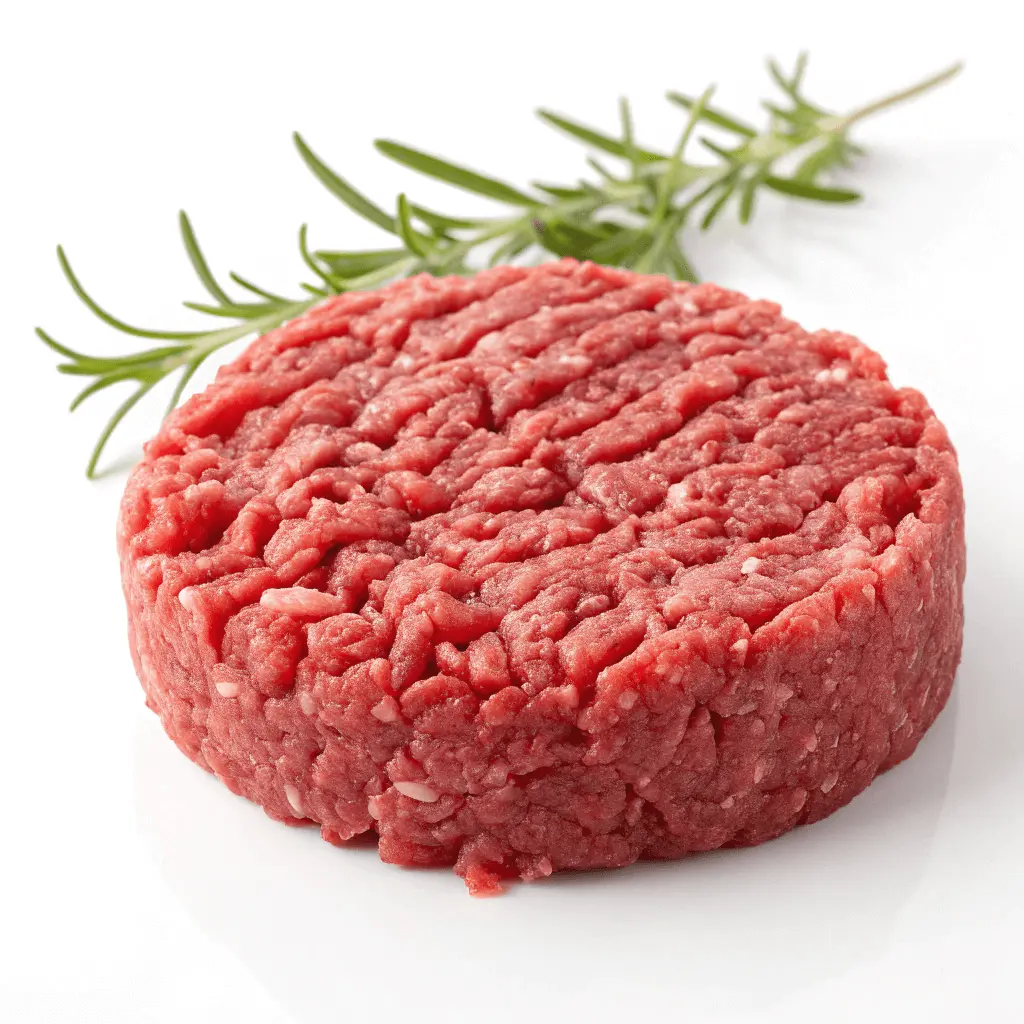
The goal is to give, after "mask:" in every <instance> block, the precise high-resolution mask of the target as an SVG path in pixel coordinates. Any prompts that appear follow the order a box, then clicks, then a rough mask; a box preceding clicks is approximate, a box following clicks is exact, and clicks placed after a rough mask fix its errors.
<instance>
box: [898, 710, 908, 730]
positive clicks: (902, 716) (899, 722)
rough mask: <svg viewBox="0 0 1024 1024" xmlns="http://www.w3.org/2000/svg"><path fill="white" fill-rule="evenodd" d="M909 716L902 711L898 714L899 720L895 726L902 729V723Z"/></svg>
mask: <svg viewBox="0 0 1024 1024" xmlns="http://www.w3.org/2000/svg"><path fill="white" fill-rule="evenodd" d="M909 717H910V716H909V715H908V714H907V712H906V711H904V712H903V714H902V715H900V720H899V721H898V722H897V723H896V728H897V729H902V728H903V723H904V722H906V720H907V718H909Z"/></svg>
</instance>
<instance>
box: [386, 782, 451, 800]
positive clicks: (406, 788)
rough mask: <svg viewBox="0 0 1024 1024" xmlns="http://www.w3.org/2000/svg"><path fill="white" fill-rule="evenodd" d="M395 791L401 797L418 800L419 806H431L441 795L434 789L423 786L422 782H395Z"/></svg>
mask: <svg viewBox="0 0 1024 1024" xmlns="http://www.w3.org/2000/svg"><path fill="white" fill-rule="evenodd" d="M395 789H397V790H398V792H399V793H401V794H402V796H407V797H409V799H410V800H419V802H420V803H421V804H432V803H434V801H435V800H437V798H438V797H439V796H440V795H441V794H440V793H438V792H437V790H436V789H431V788H430V787H429V786H424V785H423V783H422V782H396V783H395Z"/></svg>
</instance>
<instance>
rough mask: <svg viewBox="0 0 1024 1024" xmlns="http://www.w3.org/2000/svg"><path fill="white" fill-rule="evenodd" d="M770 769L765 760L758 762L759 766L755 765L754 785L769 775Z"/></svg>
mask: <svg viewBox="0 0 1024 1024" xmlns="http://www.w3.org/2000/svg"><path fill="white" fill-rule="evenodd" d="M770 767H771V765H770V764H769V763H768V762H767V761H765V760H764V759H761V760H759V761H758V762H757V764H756V765H754V783H755V784H756V783H758V782H760V781H761V780H762V779H763V778H764V777H765V776H766V775H767V774H768V769H769V768H770Z"/></svg>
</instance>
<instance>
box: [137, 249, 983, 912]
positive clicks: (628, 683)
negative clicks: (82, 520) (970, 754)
mask: <svg viewBox="0 0 1024 1024" xmlns="http://www.w3.org/2000/svg"><path fill="white" fill-rule="evenodd" d="M118 545H119V551H120V555H121V566H122V577H123V582H124V590H125V595H126V598H127V603H128V611H129V633H130V638H131V645H132V653H133V657H134V660H135V664H136V668H137V671H138V674H139V677H140V679H141V680H142V684H143V686H144V688H145V691H146V695H147V702H148V704H149V706H150V707H151V708H153V710H154V711H156V712H157V713H158V714H159V716H160V718H161V720H162V722H163V724H164V727H165V728H166V730H167V732H168V733H169V735H170V736H171V738H172V739H173V740H174V741H175V743H177V744H178V746H179V747H180V748H181V749H182V750H183V751H184V752H185V753H186V754H187V755H188V756H189V757H190V758H192V759H193V760H194V761H195V762H196V763H198V764H199V765H201V766H202V767H204V768H206V769H208V770H209V771H212V772H214V773H215V774H216V775H217V776H218V778H220V779H221V780H222V781H223V782H224V783H225V784H226V785H227V786H228V787H229V788H230V789H231V790H232V791H233V792H235V793H239V794H241V795H243V796H246V797H248V798H249V799H251V800H254V801H256V802H257V803H259V804H261V805H262V806H263V807H264V808H265V809H266V811H267V813H268V814H270V815H271V816H272V817H274V818H276V819H278V820H281V821H284V822H287V823H289V824H308V823H312V822H315V823H318V824H319V825H320V826H321V831H322V834H323V836H324V838H325V839H327V840H329V841H331V842H334V843H342V842H344V841H345V840H347V839H350V838H351V837H353V836H356V835H358V834H360V833H365V832H371V831H375V832H376V833H377V834H378V836H379V850H380V855H381V857H382V859H384V860H385V861H389V862H391V863H395V864H403V865H435V864H449V865H450V864H454V865H455V868H456V870H457V871H458V872H459V873H460V874H461V875H463V876H464V877H465V879H466V882H467V884H468V885H469V888H470V890H471V891H472V892H476V893H487V892H492V891H496V890H497V889H498V888H500V885H501V880H502V879H503V878H507V877H516V876H518V877H522V878H525V879H533V878H538V877H541V876H544V875H548V874H550V873H551V872H552V871H556V870H563V869H583V868H597V867H615V866H621V865H625V864H629V863H632V862H633V861H635V860H637V859H638V858H672V857H679V856H682V855H684V854H687V853H690V852H693V851H698V850H710V849H713V848H716V847H721V846H735V845H749V844H755V843H759V842H762V841H764V840H766V839H770V838H772V837H774V836H777V835H779V834H780V833H781V832H784V831H786V830H787V829H790V828H792V827H794V826H795V825H799V824H804V823H808V822H813V821H816V820H818V819H819V818H822V817H824V816H825V815H827V814H830V813H831V812H832V811H834V810H836V809H837V808H838V807H840V806H842V805H843V804H845V803H846V802H847V801H849V800H850V799H851V798H852V797H853V796H854V795H856V794H857V793H858V792H860V791H861V790H862V789H864V788H865V787H866V786H867V785H868V784H869V783H870V782H871V780H872V779H873V778H874V777H875V776H876V775H877V774H878V773H879V772H880V771H884V770H885V769H886V768H888V767H890V766H892V765H893V764H896V763H897V762H898V761H900V760H902V759H903V758H905V757H907V756H908V755H909V754H910V753H911V752H912V751H913V749H914V747H915V746H916V745H917V742H918V741H919V739H920V738H921V736H922V734H923V733H924V731H925V730H926V729H927V727H928V726H929V725H930V724H931V722H932V721H933V719H934V718H935V716H936V715H937V714H938V712H939V711H940V710H941V708H942V706H943V704H944V703H945V701H946V698H947V696H948V694H949V691H950V687H951V686H952V682H953V676H954V672H955V669H956V665H957V662H958V660H959V655H960V647H961V636H962V623H963V613H962V585H963V575H964V540H963V497H962V490H961V484H960V478H959V474H958V470H957V463H956V457H955V454H954V451H953V448H952V446H951V444H950V441H949V438H948V436H947V434H946V431H945V430H944V428H943V427H942V425H941V424H940V423H939V421H938V420H937V419H936V418H935V416H934V414H933V413H932V411H931V410H930V409H929V407H928V405H927V403H926V402H925V400H924V398H923V397H922V396H921V395H920V394H919V393H918V392H916V391H913V390H909V389H896V388H894V387H893V386H892V385H891V384H890V383H889V381H888V379H887V377H886V372H885V364H884V363H883V361H882V360H881V358H880V357H879V356H878V355H876V354H875V353H874V352H873V351H871V350H870V349H868V348H867V347H865V346H864V345H863V344H861V343H860V342H859V341H857V340H856V339H854V338H852V337H850V336H848V335H844V334H839V333H833V332H830V331H817V332H814V333H809V332H807V331H805V330H803V329H802V328H801V327H799V326H798V325H797V324H795V323H793V322H792V321H790V320H787V319H785V318H783V317H782V315H781V313H780V310H779V307H778V306H776V305H775V304H773V303H770V302H763V301H751V300H749V299H747V298H745V297H744V296H742V295H740V294H737V293H736V292H731V291H727V290H725V289H722V288H720V287H717V286H716V285H712V284H701V285H690V284H679V283H673V282H671V281H669V280H667V279H665V278H662V277H653V276H644V275H639V274H634V273H631V272H628V271H623V270H613V269H609V268H605V267H597V266H593V265H590V264H579V263H576V262H575V261H572V260H563V261H560V262H558V263H552V264H546V265H543V266H540V267H535V268H515V267H499V268H497V269H494V270H488V271H485V272H482V273H479V274H477V275H475V276H473V277H468V278H461V277H450V278H432V277H428V276H425V275H424V276H420V277H415V278H411V279H408V280H404V281H400V282H397V283H395V284H392V285H390V286H388V287H385V288H382V289H380V290H378V291H374V292H366V293H356V292H354V293H349V294H343V295H339V296H336V297H333V298H330V299H328V300H326V301H325V302H323V303H322V304H321V305H319V306H317V307H316V308H315V309H313V310H311V311H310V312H308V313H307V314H305V315H304V316H302V317H301V318H299V319H298V320H295V321H293V322H292V323H289V324H287V325H286V326H284V327H282V328H280V329H279V330H276V331H274V332H272V333H271V334H268V335H266V336H265V337H263V338H260V339H258V340H257V341H256V342H254V343H253V344H252V345H251V346H250V347H249V348H248V349H246V351H245V352H243V354H242V355H241V356H240V357H239V358H238V359H237V360H236V361H235V362H234V363H232V364H231V365H229V366H227V367H225V368H223V369H222V370H221V371H220V372H219V373H218V375H217V379H216V381H215V383H213V384H212V385H211V386H210V387H208V388H207V389H206V390H205V391H204V392H202V393H201V394H198V395H196V396H195V397H193V398H192V399H190V400H189V401H188V402H187V403H186V404H185V405H184V406H183V407H182V408H180V409H178V410H177V411H176V412H175V413H173V414H172V415H171V416H170V417H169V418H168V420H167V421H166V423H165V424H164V426H163V428H162V429H161V431H160V433H159V434H158V435H157V437H156V438H155V439H154V440H153V441H151V442H150V443H149V445H148V446H147V448H146V454H145V458H144V459H143V461H142V462H141V464H140V465H139V466H138V467H137V469H136V470H135V471H134V473H133V474H132V476H131V479H130V481H129V483H128V486H127V489H126V492H125V496H124V500H123V503H122V507H121V515H120V523H119V531H118Z"/></svg>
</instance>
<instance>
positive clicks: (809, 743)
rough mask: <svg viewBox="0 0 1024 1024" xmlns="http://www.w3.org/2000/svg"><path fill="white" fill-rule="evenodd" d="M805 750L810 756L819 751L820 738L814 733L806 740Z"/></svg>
mask: <svg viewBox="0 0 1024 1024" xmlns="http://www.w3.org/2000/svg"><path fill="white" fill-rule="evenodd" d="M804 749H805V750H806V751H807V753H808V754H813V753H814V752H815V751H816V750H817V749H818V737H817V736H816V735H815V734H814V733H811V735H810V736H808V737H807V739H805V740H804Z"/></svg>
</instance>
